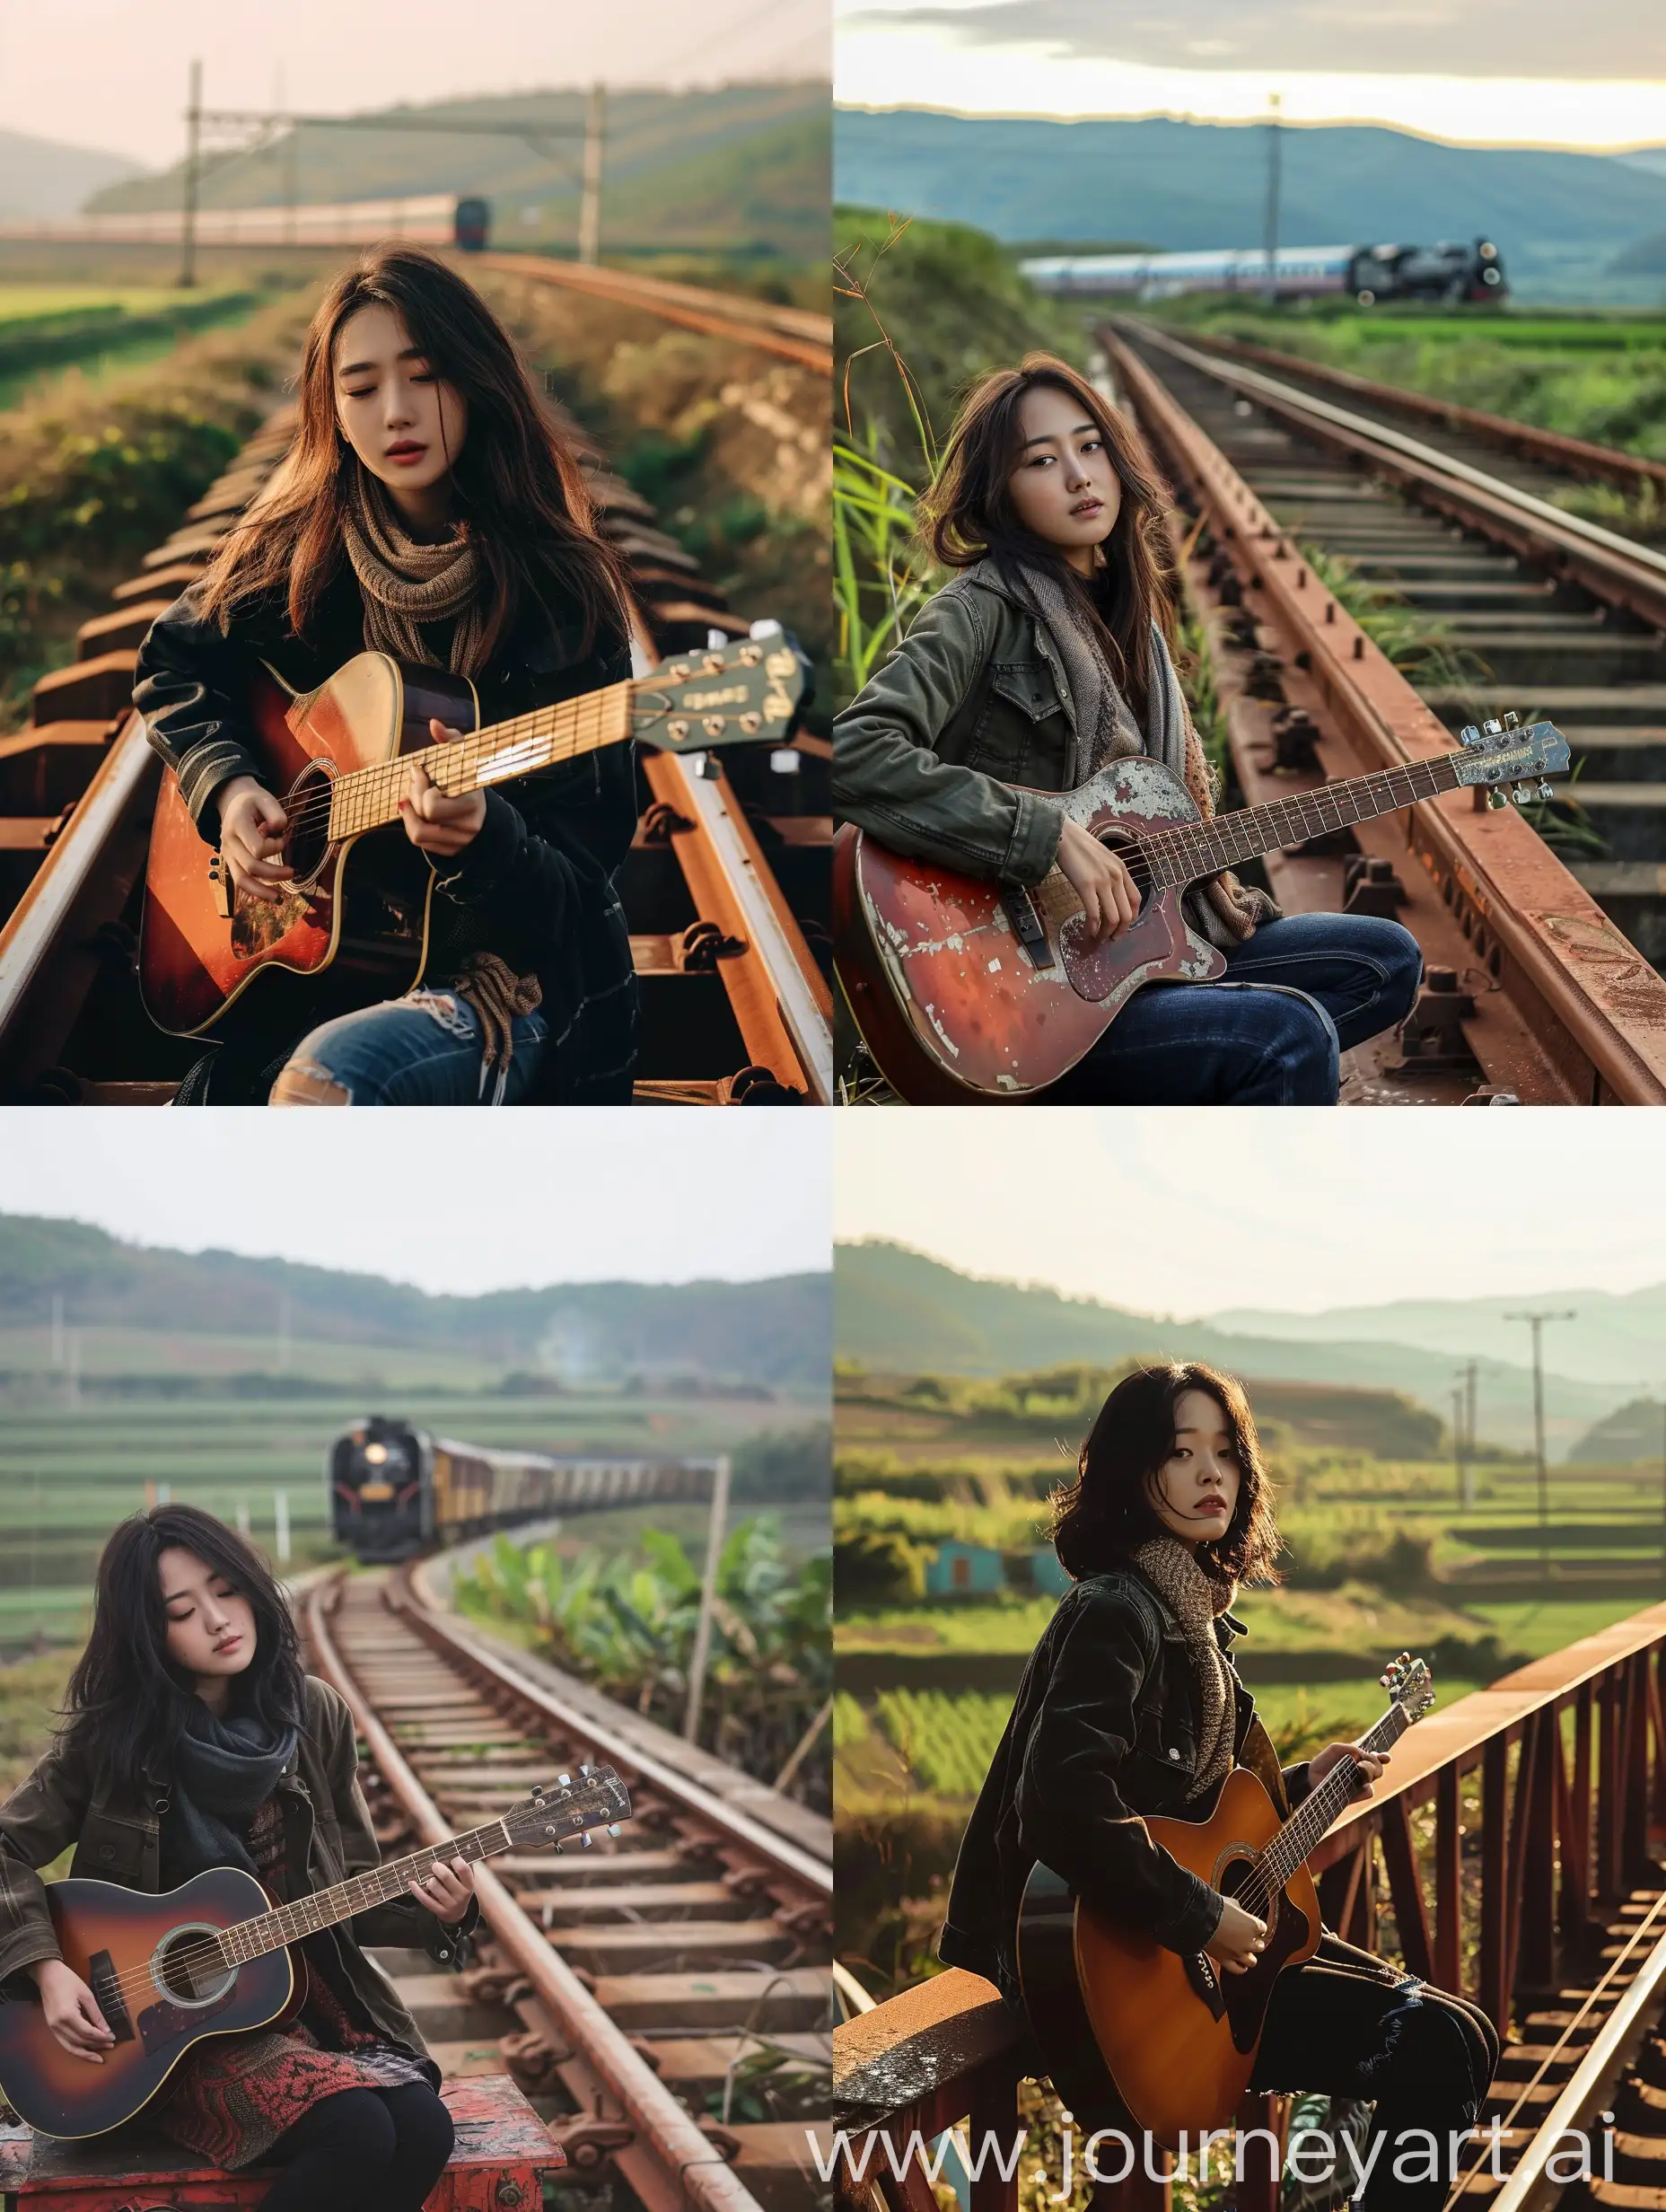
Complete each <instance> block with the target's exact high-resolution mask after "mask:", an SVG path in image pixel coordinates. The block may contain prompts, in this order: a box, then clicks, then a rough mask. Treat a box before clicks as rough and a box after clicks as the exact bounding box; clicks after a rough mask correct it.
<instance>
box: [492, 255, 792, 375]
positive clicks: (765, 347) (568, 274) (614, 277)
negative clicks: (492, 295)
mask: <svg viewBox="0 0 1666 2212" xmlns="http://www.w3.org/2000/svg"><path fill="white" fill-rule="evenodd" d="M469 260H470V263H471V265H476V266H478V267H479V268H495V269H498V270H501V272H502V273H503V274H504V276H526V277H530V278H531V279H532V280H533V281H534V282H535V283H539V284H548V285H563V286H565V287H566V289H567V290H568V291H570V292H587V293H589V294H592V296H593V297H595V298H597V299H604V300H613V301H616V302H617V303H618V305H619V306H621V307H640V308H642V309H643V310H644V312H646V313H648V314H650V315H657V316H658V317H659V318H660V320H662V322H675V323H680V324H681V326H682V327H683V328H684V329H688V330H702V331H705V332H706V334H707V335H708V336H710V337H713V338H734V339H735V340H737V341H738V342H739V343H740V344H741V345H742V346H755V347H758V350H759V351H760V352H762V353H767V354H773V355H775V356H776V359H777V360H779V361H794V362H796V363H797V364H798V365H799V366H800V367H801V368H805V369H814V370H816V371H817V372H818V373H820V375H822V376H831V375H832V373H833V318H832V317H831V315H818V314H814V313H812V312H811V311H810V310H809V309H807V308H802V307H785V306H781V305H778V304H777V303H776V302H775V301H773V300H752V299H747V298H744V297H742V296H741V295H740V294H735V293H728V292H707V291H706V290H704V289H703V288H702V287H701V286H700V285H680V284H671V283H670V282H668V281H667V280H666V279H665V278H664V277H662V276H637V275H636V273H635V272H633V271H632V270H629V269H622V268H597V267H592V266H590V265H588V264H586V263H584V262H582V261H553V260H550V259H548V257H547V256H545V255H542V254H534V253H482V254H471V255H470V256H469Z"/></svg>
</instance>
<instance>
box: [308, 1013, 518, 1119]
mask: <svg viewBox="0 0 1666 2212" xmlns="http://www.w3.org/2000/svg"><path fill="white" fill-rule="evenodd" d="M548 1034H549V1024H548V1023H547V1022H546V1021H545V1019H544V1016H543V1015H542V1014H540V1013H536V1012H535V1013H532V1014H517V1015H516V1016H515V1018H514V1053H513V1058H511V1060H510V1063H509V1066H508V1068H507V1069H506V1070H505V1069H504V1066H502V1064H501V1062H500V1063H499V1065H497V1066H495V1067H492V1068H487V1066H485V1054H484V1051H483V1049H482V1040H481V1034H480V1017H479V1015H478V1014H477V1013H476V1012H475V1009H474V1008H473V1007H472V1006H471V1005H469V1002H468V1000H467V999H465V998H460V997H459V996H457V994H456V993H455V992H454V991H448V990H444V989H441V988H435V989H432V990H430V989H423V990H418V991H412V992H411V993H409V995H408V996H406V997H404V998H390V999H389V1000H387V1001H386V1003H385V1004H384V1005H380V1006H364V1007H361V1008H360V1010H359V1011H358V1012H357V1013H356V1014H341V1015H339V1016H338V1018H337V1019H336V1020H335V1021H333V1022H325V1023H322V1024H321V1025H320V1027H319V1028H317V1029H315V1030H314V1031H312V1032H311V1035H310V1036H307V1037H303V1039H302V1040H301V1042H300V1043H299V1044H298V1045H297V1046H296V1047H295V1049H294V1052H293V1053H291V1055H290V1057H289V1059H288V1061H287V1063H286V1064H285V1067H284V1069H283V1071H282V1073H281V1074H280V1075H279V1076H278V1078H277V1081H276V1083H275V1084H273V1085H272V1093H271V1100H270V1102H271V1104H273V1105H274V1106H518V1105H520V1104H521V1103H522V1101H523V1100H524V1099H525V1097H526V1095H527V1093H528V1092H529V1091H530V1089H531V1088H532V1084H533V1080H534V1078H535V1077H536V1075H537V1074H538V1067H539V1059H540V1058H541V1057H542V1053H543V1049H544V1040H545V1039H546V1038H547V1037H548ZM344 1094H345V1095H344Z"/></svg>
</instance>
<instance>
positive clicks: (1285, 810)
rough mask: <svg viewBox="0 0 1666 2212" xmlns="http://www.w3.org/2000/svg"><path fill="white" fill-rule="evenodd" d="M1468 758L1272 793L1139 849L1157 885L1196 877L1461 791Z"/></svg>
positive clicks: (1448, 757) (1444, 757) (1456, 756)
mask: <svg viewBox="0 0 1666 2212" xmlns="http://www.w3.org/2000/svg"><path fill="white" fill-rule="evenodd" d="M1463 759H1464V755H1463V754H1462V753H1460V752H1454V753H1442V754H1440V755H1438V756H1437V757H1436V758H1435V759H1430V760H1407V761H1405V762H1403V763H1402V764H1401V765H1400V766H1399V768H1375V769H1373V770H1372V773H1371V774H1370V775H1369V776H1350V777H1345V778H1344V779H1343V780H1342V781H1341V782H1340V783H1334V784H1317V785H1315V786H1313V788H1312V789H1311V791H1300V792H1296V793H1294V794H1292V796H1291V797H1289V798H1287V799H1273V800H1270V801H1269V802H1268V803H1267V805H1265V806H1248V807H1245V808H1243V809H1242V810H1241V812H1238V813H1236V814H1217V815H1214V817H1212V818H1211V819H1210V820H1209V821H1188V822H1184V823H1182V824H1180V825H1179V827H1178V828H1176V829H1163V830H1159V831H1158V832H1157V833H1156V834H1155V835H1154V836H1152V837H1148V838H1142V839H1141V841H1140V847H1139V850H1140V854H1141V856H1142V857H1143V858H1144V860H1145V861H1146V862H1147V863H1148V865H1149V866H1150V869H1151V873H1152V877H1153V881H1154V882H1156V883H1157V884H1158V885H1160V886H1161V885H1163V884H1186V883H1194V882H1197V880H1198V878H1199V877H1201V876H1206V875H1214V874H1215V873H1217V872H1218V871H1219V870H1220V869H1222V868H1231V867H1233V866H1235V865H1237V863H1238V862H1239V861H1241V860H1250V859H1253V858H1254V857H1255V856H1256V855H1257V854H1258V853H1270V852H1272V851H1274V850H1275V849H1276V847H1279V846H1284V845H1302V844H1305V843H1306V841H1307V839H1308V838H1316V837H1321V836H1323V835H1324V834H1325V832H1326V831H1327V830H1331V829H1346V827H1347V826H1348V825H1349V824H1350V823H1352V822H1356V821H1371V820H1372V817H1373V816H1375V815H1378V814H1393V813H1397V812H1399V810H1400V808H1402V807H1407V806H1412V805H1415V804H1416V802H1417V801H1418V800H1419V799H1432V798H1434V797H1435V796H1436V794H1438V793H1440V792H1442V791H1456V790H1457V788H1458V766H1459V763H1460V762H1461V761H1462V760H1463Z"/></svg>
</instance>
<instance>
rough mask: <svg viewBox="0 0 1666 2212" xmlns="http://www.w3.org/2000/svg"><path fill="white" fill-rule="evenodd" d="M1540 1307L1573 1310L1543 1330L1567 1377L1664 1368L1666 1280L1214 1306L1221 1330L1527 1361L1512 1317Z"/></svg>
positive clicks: (1605, 1378)
mask: <svg viewBox="0 0 1666 2212" xmlns="http://www.w3.org/2000/svg"><path fill="white" fill-rule="evenodd" d="M1534 1308H1537V1309H1538V1310H1539V1311H1540V1312H1547V1313H1564V1312H1571V1313H1574V1314H1575V1315H1576V1316H1577V1319H1576V1320H1574V1321H1556V1322H1554V1323H1552V1324H1551V1325H1549V1326H1548V1328H1547V1329H1546V1330H1545V1356H1546V1358H1547V1359H1548V1360H1550V1361H1551V1362H1552V1363H1553V1364H1554V1365H1555V1366H1556V1370H1557V1372H1558V1373H1559V1374H1565V1375H1573V1376H1577V1377H1578V1378H1579V1379H1580V1380H1581V1381H1582V1382H1606V1383H1611V1384H1614V1385H1617V1386H1619V1387H1627V1388H1635V1386H1636V1385H1637V1384H1638V1383H1640V1382H1644V1381H1645V1380H1647V1379H1648V1378H1649V1377H1651V1376H1653V1375H1655V1374H1659V1373H1660V1371H1661V1364H1662V1354H1661V1345H1662V1340H1663V1339H1666V1283H1654V1284H1651V1285H1650V1286H1649V1287H1648V1288H1647V1289H1644V1290H1634V1291H1628V1292H1627V1293H1625V1294H1624V1295H1618V1296H1617V1295H1615V1294H1613V1293H1612V1292H1609V1291H1602V1290H1588V1289H1578V1288H1574V1287H1570V1288H1568V1289H1565V1290H1555V1291H1547V1292H1545V1293H1544V1294H1543V1295H1534V1296H1532V1297H1512V1298H1402V1299H1397V1300H1395V1301H1394V1302H1393V1303H1390V1304H1383V1305H1351V1306H1335V1307H1332V1308H1331V1310H1330V1311H1329V1312H1325V1313H1278V1312H1268V1311H1267V1309H1266V1308H1264V1307H1260V1306H1234V1307H1232V1308H1230V1309H1229V1310H1228V1311H1227V1312H1223V1313H1212V1314H1211V1315H1210V1316H1209V1319H1210V1321H1212V1322H1213V1323H1214V1326H1215V1327H1216V1328H1217V1329H1229V1330H1254V1331H1255V1332H1256V1334H1257V1335H1258V1336H1272V1337H1283V1338H1289V1339H1293V1340H1294V1341H1296V1342H1299V1343H1304V1344H1336V1343H1340V1342H1342V1341H1344V1340H1345V1339H1346V1340H1347V1341H1356V1340H1357V1339H1360V1338H1369V1339H1372V1341H1373V1342H1375V1343H1380V1344H1404V1345H1410V1346H1415V1347H1416V1348H1417V1349H1418V1350H1420V1351H1425V1352H1438V1353H1440V1354H1442V1356H1447V1355H1450V1356H1451V1358H1452V1359H1454V1360H1457V1359H1468V1358H1469V1357H1471V1356H1479V1357H1483V1358H1488V1359H1503V1360H1508V1361H1510V1362H1512V1363H1513V1364H1514V1365H1526V1363H1527V1361H1528V1359H1529V1358H1530V1349H1529V1333H1528V1330H1527V1329H1526V1327H1525V1325H1524V1324H1523V1323H1522V1322H1521V1321H1511V1320H1509V1319H1508V1318H1507V1316H1508V1315H1510V1314H1512V1313H1520V1312H1527V1311H1530V1310H1531V1309H1534Z"/></svg>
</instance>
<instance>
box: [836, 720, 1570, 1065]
mask: <svg viewBox="0 0 1666 2212" xmlns="http://www.w3.org/2000/svg"><path fill="white" fill-rule="evenodd" d="M1462 736H1463V742H1462V743H1461V745H1460V747H1459V749H1458V750H1457V751H1455V752H1449V753H1442V754H1438V755H1436V756H1435V757H1434V758H1433V759H1426V760H1408V761H1407V762H1406V763H1405V764H1404V766H1402V767H1399V768H1378V769H1376V770H1374V771H1373V772H1372V774H1371V775H1369V776H1353V777H1347V778H1346V780H1343V781H1339V782H1337V783H1330V784H1320V785H1316V786H1314V787H1313V788H1311V790H1307V791H1302V792H1299V793H1296V794H1293V795H1292V796H1291V797H1290V798H1287V799H1275V800H1273V801H1272V802H1271V803H1269V804H1267V805H1266V806H1252V807H1248V808H1246V809H1244V810H1243V811H1242V812H1240V813H1236V814H1217V815H1215V816H1214V818H1213V820H1211V821H1203V820H1201V819H1200V818H1199V815H1198V812H1197V805H1196V804H1195V803H1194V801H1193V800H1192V797H1191V794H1189V793H1188V791H1187V790H1186V788H1185V787H1184V786H1183V785H1181V784H1180V783H1179V782H1178V781H1177V780H1176V779H1175V778H1174V777H1172V776H1171V775H1170V774H1169V772H1168V770H1167V769H1166V768H1162V766H1161V765H1160V764H1159V763H1158V762H1157V761H1155V760H1149V759H1144V758H1143V757H1140V756H1136V757H1135V758H1134V759H1127V760H1117V761H1113V762H1112V763H1111V765H1110V766H1109V768H1102V769H1101V770H1100V773H1099V774H1098V775H1097V776H1095V777H1092V778H1091V779H1090V780H1089V781H1088V782H1087V783H1085V784H1083V786H1081V788H1080V789H1079V790H1076V791H1072V792H1068V793H1064V794H1047V795H1048V800H1049V803H1053V804H1056V805H1057V806H1058V807H1059V808H1060V810H1061V811H1062V812H1064V813H1065V815H1066V816H1067V817H1068V818H1069V819H1070V820H1071V821H1077V822H1080V823H1081V824H1082V826H1083V829H1088V830H1090V831H1091V832H1092V835H1093V836H1095V837H1097V838H1103V839H1104V841H1105V842H1106V843H1107V844H1108V845H1110V846H1113V847H1115V848H1116V850H1117V851H1118V854H1119V855H1120V856H1121V858H1122V859H1123V861H1124V863H1125V864H1126V865H1127V868H1128V870H1129V872H1130V873H1131V874H1132V875H1133V877H1134V880H1135V882H1136V885H1137V886H1138V888H1139V891H1140V910H1139V913H1138V914H1137V916H1136V917H1135V920H1134V923H1133V925H1132V926H1131V927H1130V928H1128V929H1127V930H1125V931H1124V932H1123V934H1122V935H1121V936H1119V937H1116V938H1113V939H1112V940H1111V941H1110V942H1109V944H1089V943H1087V942H1086V941H1085V938H1084V935H1083V932H1084V928H1085V923H1084V919H1083V910H1082V902H1081V900H1079V899H1078V898H1077V896H1076V894H1075V891H1074V889H1073V888H1072V886H1071V884H1070V882H1069V880H1068V878H1067V877H1065V874H1064V873H1063V872H1062V871H1061V870H1059V869H1057V868H1055V869H1053V870H1052V872H1051V873H1049V874H1048V876H1047V877H1046V878H1045V879H1044V880H1043V881H1042V882H1040V883H1039V884H1038V885H1037V886H1036V887H1035V888H1034V889H1033V890H1026V889H1025V888H1024V887H1023V886H1022V885H1020V884H1002V883H998V882H979V881H978V880H977V879H976V878H974V877H972V876H969V875H961V874H959V873H956V872H955V871H954V870H953V869H950V868H943V867H939V866H937V865H936V864H935V863H934V862H931V861H925V860H909V859H905V858H904V857H903V856H901V855H899V854H898V853H893V852H891V851H890V850H888V848H887V847H884V846H882V845H880V844H878V843H876V842H875V840H874V839H873V838H871V837H868V836H866V835H865V834H864V833H863V832H861V831H858V830H855V829H852V828H850V827H849V826H848V825H846V827H845V828H844V829H841V830H840V831H839V834H838V837H837V839H836V840H835V844H834V855H833V901H834V904H833V943H834V964H835V966H836V967H837V970H838V977H839V981H840V982H841V983H842V984H843V986H844V988H845V995H846V999H847V1000H848V1002H849V1005H850V1009H851V1012H852V1014H854V1015H855V1020H856V1023H857V1026H858V1027H859V1028H860V1030H861V1031H862V1034H863V1037H864V1040H865V1042H866V1044H867V1046H868V1049H869V1050H870V1051H871V1052H872V1055H873V1058H874V1059H875V1061H876V1062H877V1063H878V1066H879V1069H880V1073H881V1075H883V1076H884V1078H885V1080H886V1082H887V1083H889V1084H890V1086H891V1088H892V1090H893V1091H895V1092H896V1093H898V1095H899V1097H901V1098H903V1099H906V1100H908V1102H909V1103H910V1104H913V1105H925V1106H966V1105H978V1104H989V1103H1001V1102H1011V1101H1020V1100H1023V1099H1027V1098H1029V1097H1030V1096H1031V1095H1032V1094H1033V1093H1035V1092H1037V1091H1039V1090H1043V1089H1044V1088H1045V1087H1046V1086H1047V1085H1048V1084H1050V1083H1057V1081H1058V1079H1059V1077H1060V1076H1061V1075H1065V1073H1066V1072H1067V1071H1068V1070H1069V1069H1071V1068H1072V1067H1074V1066H1075V1064H1076V1062H1077V1061H1078V1060H1079V1059H1081V1058H1082V1057H1083V1054H1084V1053H1085V1052H1087V1051H1088V1050H1089V1049H1091V1048H1092V1046H1093V1045H1094V1044H1096V1043H1097V1042H1098V1040H1100V1037H1102V1036H1103V1035H1104V1033H1105V1031H1106V1030H1107V1029H1108V1028H1109V1026H1110V1024H1111V1023H1112V1022H1113V1021H1114V1020H1115V1019H1116V1017H1117V1015H1118V1014H1119V1013H1120V1011H1121V1010H1122V1008H1123V1007H1124V1006H1125V1005H1127V1002H1128V1000H1129V999H1130V998H1131V997H1132V996H1133V995H1134V993H1135V992H1136V990H1137V989H1138V988H1139V987H1140V985H1141V984H1142V983H1155V982H1192V983H1206V982H1208V981H1210V980H1211V979H1213V978H1214V977H1217V976H1219V975H1220V974H1222V973H1223V970H1224V968H1225V965H1226V962H1225V959H1224V957H1223V954H1221V953H1220V952H1217V951H1216V950H1215V948H1214V946H1213V945H1212V944H1209V943H1208V942H1207V941H1206V939H1205V938H1202V937H1200V936H1198V935H1197V934H1196V932H1195V931H1193V930H1192V929H1191V928H1190V927H1189V926H1188V924H1187V921H1186V918H1185V916H1184V915H1183V913H1182V912H1181V910H1180V897H1181V893H1182V892H1183V891H1185V889H1186V887H1187V885H1188V884H1189V883H1195V882H1197V881H1198V879H1199V878H1200V877H1203V876H1206V875H1214V873H1217V872H1218V871H1219V870H1220V869H1222V868H1230V867H1232V866H1234V865H1236V864H1237V863H1238V862H1239V861H1241V860H1248V859H1250V856H1252V855H1254V854H1257V853H1266V852H1271V851H1273V850H1274V849H1275V848H1276V847H1280V846H1285V845H1296V844H1301V843H1303V842H1305V841H1306V840H1307V839H1308V838H1313V837H1318V836H1320V835H1322V834H1323V833H1324V832H1326V831H1327V830H1334V829H1341V828H1343V827H1344V826H1345V825H1346V824H1347V823H1350V822H1356V821H1369V820H1371V818H1372V816H1373V815H1377V814H1390V813H1393V812H1397V811H1398V810H1399V808H1401V807H1405V806H1411V805H1414V804H1415V803H1416V802H1417V801H1418V800H1419V799H1430V798H1434V796H1435V795H1436V794H1438V793H1440V792H1442V791H1455V790H1457V789H1458V788H1459V786H1460V785H1464V784H1471V785H1475V786H1478V787H1482V788H1485V790H1486V797H1487V802H1488V803H1489V804H1495V805H1498V806H1504V805H1505V804H1507V803H1508V801H1507V799H1506V796H1505V793H1504V786H1506V785H1514V786H1516V790H1515V796H1516V798H1517V800H1518V802H1519V803H1521V804H1526V803H1528V802H1529V801H1530V799H1532V798H1534V797H1538V796H1543V797H1548V796H1549V787H1548V786H1545V785H1539V784H1538V780H1537V779H1538V778H1539V777H1545V776H1556V775H1560V774H1563V773H1565V770H1566V768H1567V766H1568V748H1567V741H1566V739H1565V737H1564V736H1563V735H1562V733H1561V732H1560V731H1559V730H1557V729H1556V726H1555V725H1554V724H1551V723H1548V722H1536V723H1534V724H1532V725H1531V726H1530V728H1527V729H1521V728H1519V727H1518V726H1517V724H1516V717H1515V716H1514V715H1505V716H1504V718H1503V720H1502V721H1499V722H1487V723H1484V724H1482V725H1481V726H1480V727H1479V728H1478V729H1477V728H1475V727H1470V728H1469V729H1467V730H1465V731H1464V732H1463V733H1462Z"/></svg>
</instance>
